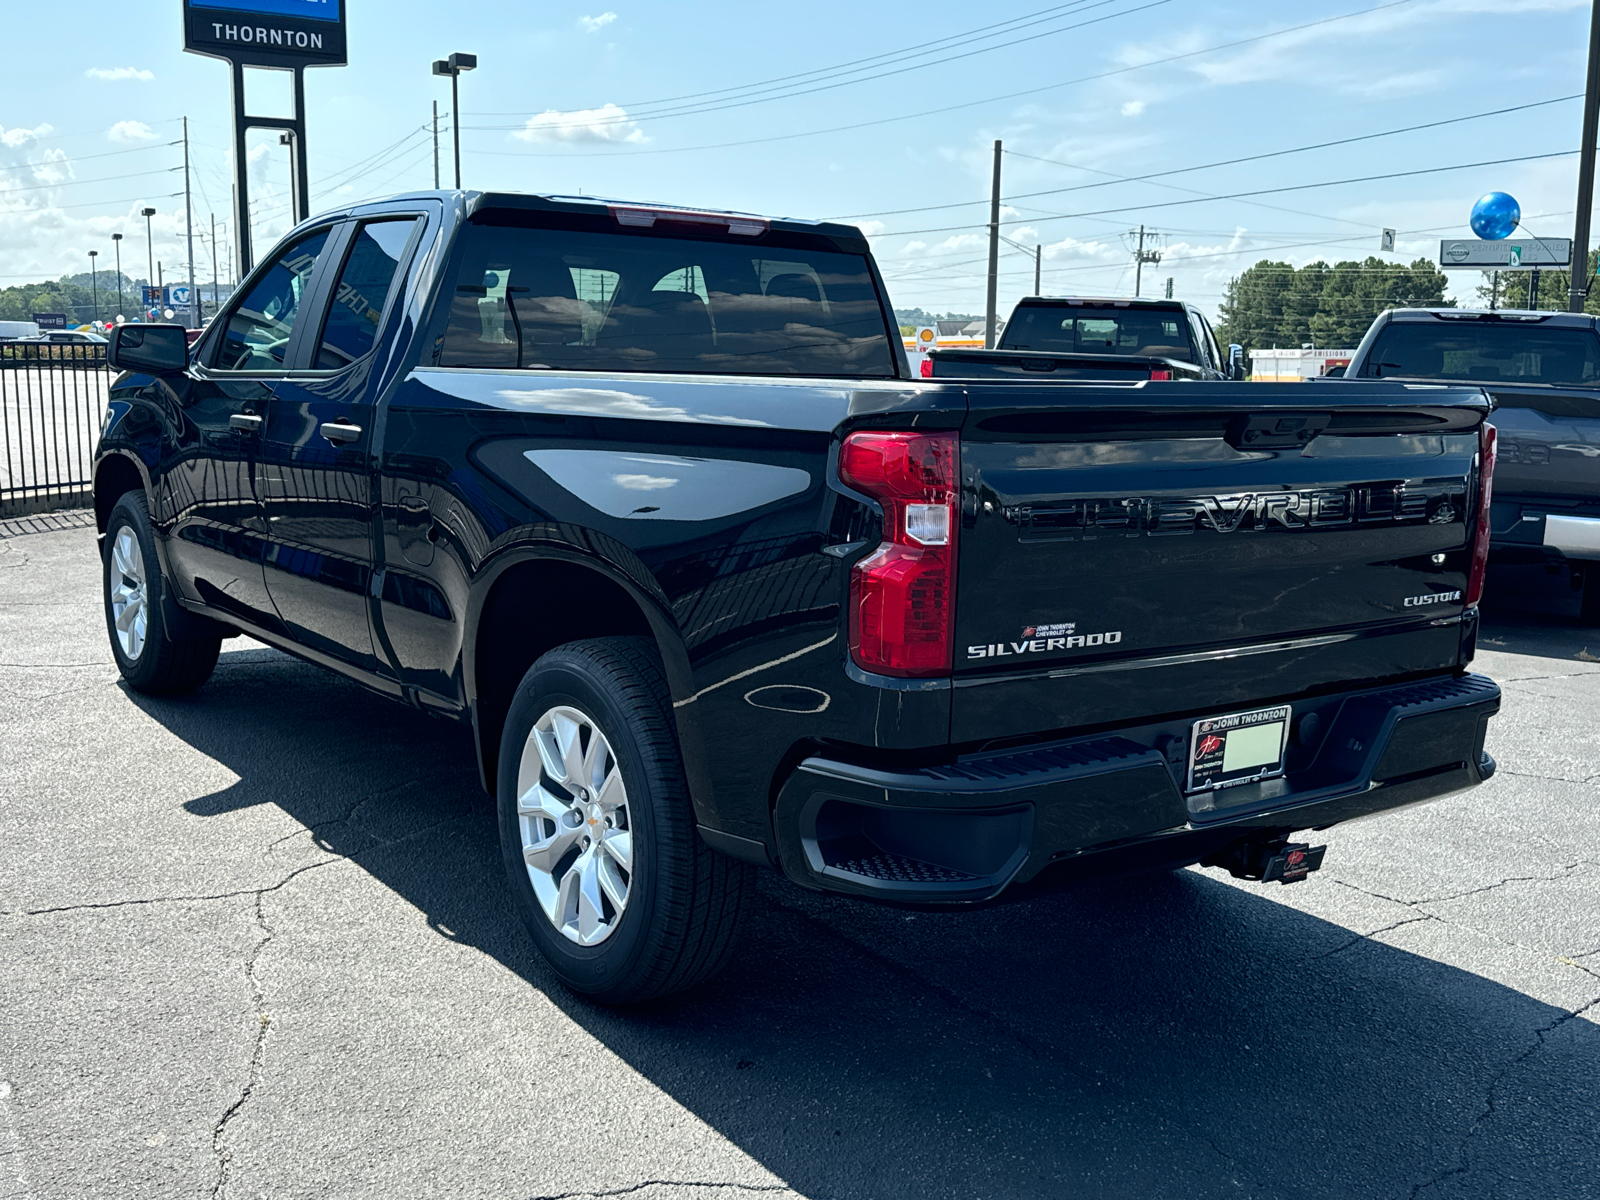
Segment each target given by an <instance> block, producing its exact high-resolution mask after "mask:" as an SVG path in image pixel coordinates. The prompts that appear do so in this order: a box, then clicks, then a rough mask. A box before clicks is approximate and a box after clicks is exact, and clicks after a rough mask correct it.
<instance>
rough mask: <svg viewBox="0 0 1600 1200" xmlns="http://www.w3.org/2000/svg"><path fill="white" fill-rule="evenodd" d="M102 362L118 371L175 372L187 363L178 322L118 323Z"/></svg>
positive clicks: (184, 344)
mask: <svg viewBox="0 0 1600 1200" xmlns="http://www.w3.org/2000/svg"><path fill="white" fill-rule="evenodd" d="M106 361H107V362H108V363H110V364H111V365H112V366H113V367H114V368H116V369H117V370H118V371H149V372H150V373H151V374H153V375H178V374H181V373H182V372H183V371H184V370H185V369H186V368H187V367H188V366H189V342H188V339H187V338H186V337H185V336H184V328H183V326H182V325H118V326H116V327H115V328H113V329H112V330H111V344H110V345H108V346H107V347H106Z"/></svg>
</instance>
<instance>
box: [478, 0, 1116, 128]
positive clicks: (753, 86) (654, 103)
mask: <svg viewBox="0 0 1600 1200" xmlns="http://www.w3.org/2000/svg"><path fill="white" fill-rule="evenodd" d="M1086 2H1087V0H1073V3H1070V4H1057V5H1053V6H1052V7H1050V8H1042V9H1037V10H1035V11H1034V12H1031V13H1024V14H1022V15H1021V16H1019V17H1010V18H1008V19H1007V20H1004V21H996V22H995V23H993V24H991V25H980V26H978V27H977V28H976V29H968V30H963V31H962V32H960V33H953V34H949V35H947V36H945V37H942V38H935V39H933V40H932V41H928V42H921V43H918V44H917V45H915V46H903V47H901V48H900V49H898V50H888V51H885V52H884V53H882V54H873V55H869V56H867V57H866V58H854V59H851V60H849V61H848V62H843V63H835V64H834V65H833V66H829V67H817V68H815V69H813V70H810V71H799V72H796V73H795V74H792V75H779V76H776V77H774V78H771V79H764V80H757V81H755V82H753V83H744V84H737V85H735V86H733V87H725V88H713V89H712V90H710V91H705V92H688V93H685V94H683V95H679V96H666V97H662V98H659V99H655V100H632V101H628V102H626V103H623V104H621V105H619V107H622V108H627V109H639V110H650V109H655V108H660V107H662V106H665V105H671V104H677V103H679V102H681V101H685V100H700V99H704V98H706V97H709V96H727V95H729V94H730V93H734V92H758V91H764V90H770V89H771V88H772V87H774V86H776V85H779V84H785V83H793V84H796V86H798V81H802V80H811V81H814V80H815V79H816V78H818V77H824V78H825V77H828V76H831V75H836V74H840V73H849V72H850V71H851V70H861V69H865V67H866V66H867V65H869V64H874V63H883V62H889V61H903V60H904V59H906V58H910V57H921V56H923V55H927V54H932V53H936V52H937V50H938V49H939V48H940V47H942V46H945V45H947V44H948V43H950V42H956V41H966V42H970V41H971V40H972V39H974V38H978V39H979V40H983V39H986V38H989V37H1000V36H1003V34H1004V33H1013V32H1015V31H1016V30H1017V29H1023V28H1027V27H1028V25H1037V24H1043V23H1044V22H1046V21H1050V20H1054V19H1056V17H1058V16H1061V15H1064V14H1063V13H1062V10H1064V9H1076V8H1081V7H1082V6H1083V5H1084V4H1085V3H1086ZM1049 14H1053V15H1049ZM1034 18H1039V19H1038V20H1035V19H1034ZM1007 26H1009V27H1010V28H1006V27H1007ZM470 115H472V116H480V117H519V116H523V115H525V110H520V109H519V110H516V111H513V112H480V113H473V114H470Z"/></svg>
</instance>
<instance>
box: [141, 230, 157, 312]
mask: <svg viewBox="0 0 1600 1200" xmlns="http://www.w3.org/2000/svg"><path fill="white" fill-rule="evenodd" d="M139 215H140V216H142V217H143V218H144V249H145V257H146V259H147V260H148V265H147V266H146V267H145V277H144V285H145V287H152V286H154V284H155V278H156V235H155V234H154V233H153V232H151V228H150V218H151V217H153V216H155V215H156V210H155V209H153V208H141V209H140V210H139ZM139 307H140V308H141V309H142V308H143V307H144V300H143V298H142V297H141V298H140V301H139Z"/></svg>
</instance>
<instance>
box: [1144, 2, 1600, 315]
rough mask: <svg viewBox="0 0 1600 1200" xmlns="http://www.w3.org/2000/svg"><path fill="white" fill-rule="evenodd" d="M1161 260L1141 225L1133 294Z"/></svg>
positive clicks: (1159, 252) (1159, 253)
mask: <svg viewBox="0 0 1600 1200" xmlns="http://www.w3.org/2000/svg"><path fill="white" fill-rule="evenodd" d="M1595 3H1597V4H1600V0H1595ZM1160 261H1161V251H1159V250H1146V249H1145V248H1144V226H1143V225H1141V226H1139V248H1138V249H1137V250H1135V251H1134V252H1133V294H1134V296H1135V297H1138V296H1140V295H1142V294H1143V292H1142V291H1141V289H1142V288H1143V287H1144V264H1145V263H1150V264H1151V265H1152V266H1153V265H1154V264H1156V263H1158V262H1160Z"/></svg>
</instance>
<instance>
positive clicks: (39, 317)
mask: <svg viewBox="0 0 1600 1200" xmlns="http://www.w3.org/2000/svg"><path fill="white" fill-rule="evenodd" d="M33 323H34V324H35V325H37V326H38V327H39V328H40V329H65V328H66V327H67V314H66V313H34V314H33Z"/></svg>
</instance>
